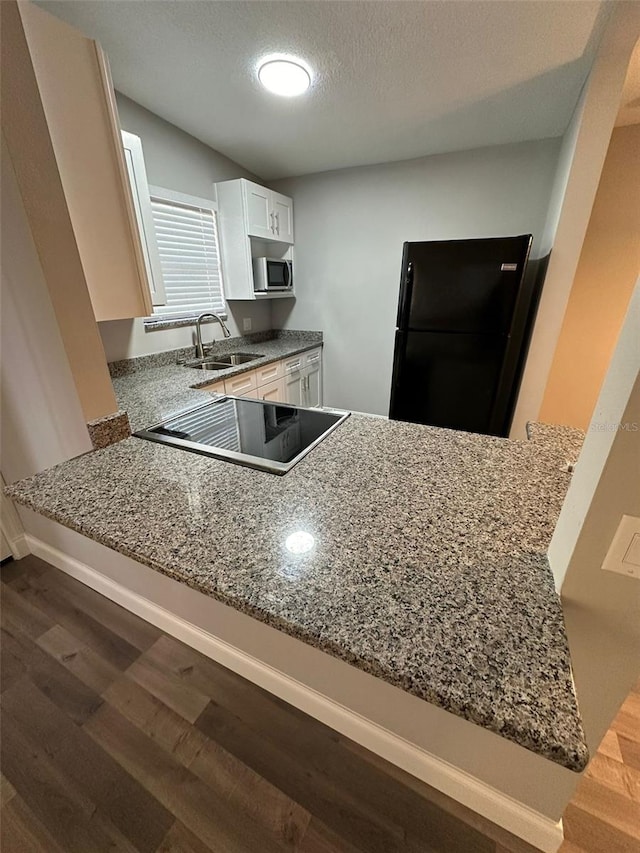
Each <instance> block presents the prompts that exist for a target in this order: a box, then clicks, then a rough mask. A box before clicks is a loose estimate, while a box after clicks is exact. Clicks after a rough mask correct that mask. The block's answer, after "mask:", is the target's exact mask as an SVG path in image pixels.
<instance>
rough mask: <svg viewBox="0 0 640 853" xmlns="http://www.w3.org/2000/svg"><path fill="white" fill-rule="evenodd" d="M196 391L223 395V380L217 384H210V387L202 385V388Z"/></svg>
mask: <svg viewBox="0 0 640 853" xmlns="http://www.w3.org/2000/svg"><path fill="white" fill-rule="evenodd" d="M198 391H208V392H209V394H224V393H226V392H225V390H224V379H221V380H220V381H219V382H212V383H211V385H204V386H203V387H202V388H198Z"/></svg>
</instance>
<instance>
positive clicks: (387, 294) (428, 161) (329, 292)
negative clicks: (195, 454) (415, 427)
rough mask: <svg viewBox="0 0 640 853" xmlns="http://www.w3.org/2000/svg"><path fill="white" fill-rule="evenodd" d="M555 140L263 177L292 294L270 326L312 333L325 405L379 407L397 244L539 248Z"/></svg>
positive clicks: (384, 388) (386, 372)
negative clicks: (291, 262)
mask: <svg viewBox="0 0 640 853" xmlns="http://www.w3.org/2000/svg"><path fill="white" fill-rule="evenodd" d="M559 146H560V142H559V140H555V139H554V140H542V141H537V142H526V143H519V144H514V145H501V146H493V147H490V148H481V149H477V150H473V151H463V152H457V153H453V154H442V155H437V156H431V157H423V158H420V159H418V160H408V161H403V162H399V163H390V164H384V165H380V166H369V167H363V168H355V169H342V170H339V171H335V172H325V173H321V174H316V175H308V176H303V177H299V178H291V179H287V180H283V181H278V182H277V183H275V184H273V186H274V188H275V189H278V190H279V191H281V192H284V193H286V194H287V195H291V196H293V200H294V213H295V228H296V245H295V276H296V292H297V297H298V298H297V299H296V302H295V304H294V305H293V306H291V305H290V304H289V300H283V301H282V302H280V303H278V304H276V305H274V306H273V309H272V310H273V319H274V326H275V327H278V328H279V327H281V326H282V327H285V328H297V329H322V331H323V332H324V335H325V350H324V359H323V366H324V371H325V373H324V383H325V384H324V391H325V400H326V403H327V405H332V406H339V407H344V408H347V409H356V410H359V411H365V412H372V413H376V414H387V413H388V408H389V395H390V388H391V372H392V357H393V345H394V330H395V319H396V309H397V300H398V288H399V283H400V262H401V256H402V244H403V242H404V241H405V240H441V239H444V240H447V239H453V238H463V237H491V236H506V235H515V234H524V233H528V232H531V233H532V234H534V236H535V242H534V249H533V255H532V257H539V256H540V247H541V237H542V234H543V229H544V225H545V217H546V213H547V207H548V203H549V196H550V193H551V187H552V182H553V178H554V173H555V169H556V163H557V158H558V151H559ZM285 303H286V304H285Z"/></svg>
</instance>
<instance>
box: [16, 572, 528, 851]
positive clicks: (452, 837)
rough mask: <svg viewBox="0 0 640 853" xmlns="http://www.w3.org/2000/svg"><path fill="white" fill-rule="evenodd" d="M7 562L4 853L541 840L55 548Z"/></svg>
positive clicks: (454, 846)
mask: <svg viewBox="0 0 640 853" xmlns="http://www.w3.org/2000/svg"><path fill="white" fill-rule="evenodd" d="M1 573H2V584H1V588H2V671H1V674H2V683H1V691H2V696H1V715H2V785H1V789H0V790H1V802H2V813H1V814H2V850H3V853H22V851H24V852H25V853H27V851H28V853H37V851H46V853H61V851H64V853H70V851H78V853H92V851H96V852H97V853H102V851H136V850H137V851H142V853H154V851H157V853H178V851H180V853H205V852H206V851H216V853H270V851H281V850H289V851H291V850H295V851H299V853H395V851H411V853H418V851H420V853H429V851H443V853H456V851H460V853H507V851H511V853H533V848H532V847H530V846H529V845H527V844H524V843H523V842H521V841H519V840H518V839H515V838H513V837H512V836H510V835H508V834H507V833H505V832H504V831H503V830H501V829H500V828H499V827H496V826H494V825H493V824H490V823H488V822H487V821H485V820H484V819H483V818H480V817H479V816H477V815H475V814H474V813H472V812H470V811H468V810H467V809H465V808H464V807H462V806H460V805H459V804H457V803H455V802H454V801H452V800H449V799H448V798H447V797H445V796H443V795H442V794H439V793H438V792H436V791H433V790H432V789H430V788H428V787H427V786H425V785H423V784H422V783H419V782H417V781H416V780H414V779H413V778H412V777H410V776H408V775H406V774H404V773H403V772H402V771H399V770H397V769H396V768H394V767H392V766H391V765H389V764H387V763H386V762H384V761H382V760H381V759H379V758H377V757H376V756H374V755H372V754H371V753H368V752H367V751H365V750H363V749H362V748H361V747H358V746H357V745H356V744H354V743H352V742H351V741H348V740H347V739H345V738H343V737H341V736H339V735H337V734H336V733H335V732H333V731H332V730H331V729H328V728H327V727H325V726H323V725H322V724H320V723H318V722H317V721H315V720H313V719H312V718H310V717H308V716H306V715H305V714H302V713H301V712H299V711H297V710H295V709H294V708H292V707H291V706H289V705H287V704H285V703H284V702H282V701H280V700H278V699H277V698H275V697H273V696H271V695H270V694H268V693H266V692H265V691H263V690H261V689H259V688H257V687H255V686H254V685H252V684H250V683H249V682H247V681H245V680H244V679H242V678H240V677H238V676H237V675H235V674H233V673H231V672H230V671H229V670H226V669H224V668H223V667H221V666H219V665H218V664H215V663H214V662H212V661H211V660H209V659H208V658H206V657H203V656H202V655H200V654H198V653H197V652H195V651H193V650H192V649H190V648H188V647H187V646H184V645H182V644H181V643H179V642H178V641H176V640H174V639H173V638H171V637H168V636H166V635H164V634H163V633H162V632H160V631H159V630H158V629H156V628H155V627H153V626H152V625H149V624H148V623H146V622H144V621H142V620H141V619H139V618H137V617H136V616H134V615H132V614H131V613H129V612H128V611H126V610H123V609H122V608H120V607H118V606H117V605H115V604H113V603H112V602H110V601H108V600H107V599H105V598H103V597H102V596H100V595H98V594H97V593H95V592H93V591H92V590H90V589H88V588H87V587H85V586H83V585H82V584H80V583H78V582H77V581H74V580H73V579H71V578H69V577H68V576H67V575H65V574H63V573H61V572H59V571H57V570H56V569H54V568H52V567H51V566H49V565H48V564H47V563H44V562H42V561H41V560H38V559H37V558H35V557H27V558H25V559H24V560H21V561H19V562H15V563H9V564H7V565H5V566H3V567H2V570H1Z"/></svg>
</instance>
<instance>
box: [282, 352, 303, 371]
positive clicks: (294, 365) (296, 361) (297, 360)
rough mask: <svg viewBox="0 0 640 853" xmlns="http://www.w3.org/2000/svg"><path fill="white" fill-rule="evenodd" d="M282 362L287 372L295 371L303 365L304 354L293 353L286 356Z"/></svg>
mask: <svg viewBox="0 0 640 853" xmlns="http://www.w3.org/2000/svg"><path fill="white" fill-rule="evenodd" d="M282 364H283V365H284V372H285V373H294V372H295V371H296V370H300V368H301V367H302V365H303V359H302V354H300V355H293V356H291V358H285V360H284V361H283V362H282Z"/></svg>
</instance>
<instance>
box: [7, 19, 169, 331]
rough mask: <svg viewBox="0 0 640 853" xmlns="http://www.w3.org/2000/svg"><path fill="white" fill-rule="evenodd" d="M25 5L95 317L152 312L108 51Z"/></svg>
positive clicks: (35, 63)
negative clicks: (104, 51) (107, 55)
mask: <svg viewBox="0 0 640 853" xmlns="http://www.w3.org/2000/svg"><path fill="white" fill-rule="evenodd" d="M18 8H19V11H20V16H21V18H22V23H23V26H24V32H25V35H26V38H27V43H28V47H29V52H30V55H31V60H32V62H33V69H34V72H35V75H36V78H37V81H38V89H39V91H40V97H41V99H42V105H43V107H44V112H45V115H46V119H47V125H48V128H49V132H50V135H51V142H52V145H53V150H54V153H55V158H56V162H57V166H58V171H59V175H60V181H61V183H62V186H63V189H64V194H65V199H66V203H67V207H68V210H69V217H70V219H71V223H72V226H73V230H74V234H75V239H76V244H77V247H78V253H79V255H80V258H81V260H82V266H83V269H84V273H85V277H86V280H87V286H88V290H89V295H90V297H91V303H92V305H93V311H94V315H95V318H96V320H98V321H100V320H121V319H128V318H131V317H146V316H148V315H149V314H151V313H152V310H153V307H152V301H151V295H150V287H149V281H148V277H147V268H146V265H145V258H144V253H143V249H142V245H141V241H140V236H139V233H138V227H137V222H136V212H135V208H134V204H133V199H132V196H131V191H130V188H129V182H128V180H127V167H126V162H125V155H124V152H123V150H122V139H121V137H120V121H119V118H118V111H117V107H116V102H115V94H114V91H113V85H112V83H111V75H110V72H109V65H108V62H107V58H106V55H105V54H104V53H103V51H102V49H101V48H100V45H99V44H98V43H97V42H94V41H92V40H91V39H89V38H87V37H86V36H84V35H83V33H81V32H79V31H78V30H75V29H73V27H70V26H69V25H68V24H66V23H64V22H63V21H61V20H59V19H58V18H55V17H54V16H53V15H51V14H49V13H48V12H45V11H43V10H42V9H40V8H39V7H38V6H36V5H35V4H34V3H20V4H19V6H18Z"/></svg>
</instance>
